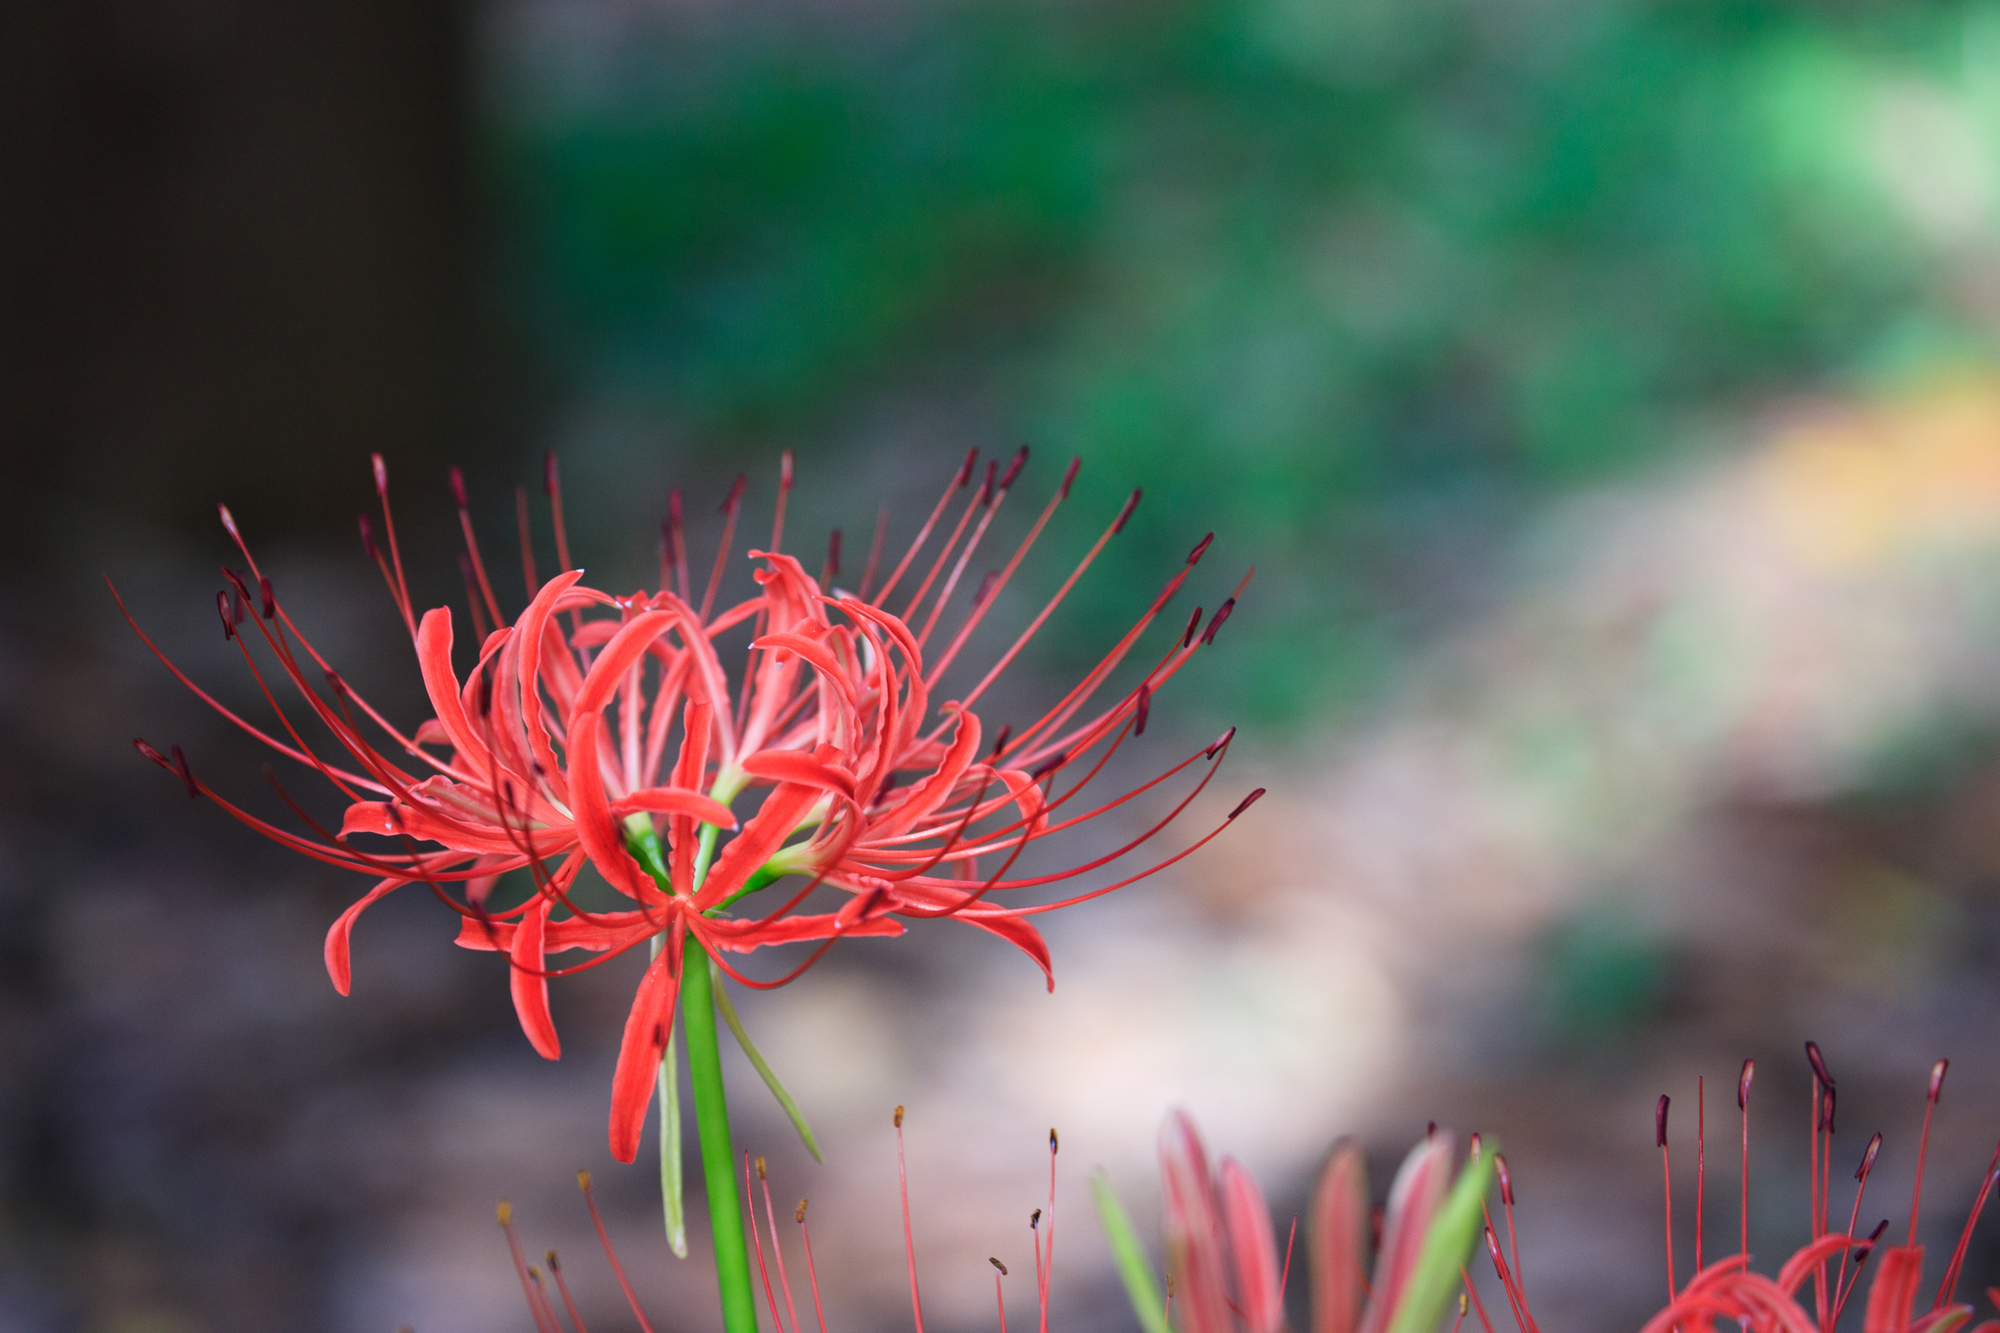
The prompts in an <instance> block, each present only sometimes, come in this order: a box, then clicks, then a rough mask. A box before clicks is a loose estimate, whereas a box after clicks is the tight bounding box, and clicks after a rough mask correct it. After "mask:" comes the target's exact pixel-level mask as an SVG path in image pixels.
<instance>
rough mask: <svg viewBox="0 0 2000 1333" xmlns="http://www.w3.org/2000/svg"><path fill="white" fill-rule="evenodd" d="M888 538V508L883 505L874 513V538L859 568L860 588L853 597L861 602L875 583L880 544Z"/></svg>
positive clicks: (879, 558)
mask: <svg viewBox="0 0 2000 1333" xmlns="http://www.w3.org/2000/svg"><path fill="white" fill-rule="evenodd" d="M888 536H889V506H888V505H886V504H885V505H883V506H882V507H880V508H879V509H877V510H876V511H875V536H874V537H873V538H872V539H871V540H870V541H869V543H868V563H867V564H866V565H864V566H862V568H861V587H860V590H859V591H857V592H856V593H855V594H854V595H855V596H857V597H859V598H860V599H861V600H862V601H864V602H865V601H867V600H868V589H869V587H870V586H871V585H872V584H873V583H874V582H875V574H876V571H877V570H878V569H879V568H880V566H881V564H882V543H883V542H884V541H885V540H887V539H888Z"/></svg>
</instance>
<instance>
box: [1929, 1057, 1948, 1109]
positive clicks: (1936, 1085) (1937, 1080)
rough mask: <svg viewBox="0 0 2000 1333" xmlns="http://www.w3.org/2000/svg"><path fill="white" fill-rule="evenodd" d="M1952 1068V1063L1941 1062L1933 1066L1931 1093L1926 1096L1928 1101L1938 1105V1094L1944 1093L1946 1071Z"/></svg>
mask: <svg viewBox="0 0 2000 1333" xmlns="http://www.w3.org/2000/svg"><path fill="white" fill-rule="evenodd" d="M1949 1068H1951V1061H1949V1060H1940V1061H1938V1062H1937V1063H1936V1064H1934V1065H1932V1066H1931V1086H1930V1091H1929V1092H1927V1093H1925V1094H1924V1097H1925V1099H1926V1100H1928V1101H1930V1102H1932V1103H1936V1101H1937V1099H1938V1094H1940V1093H1942V1092H1943V1091H1944V1071H1945V1070H1947V1069H1949Z"/></svg>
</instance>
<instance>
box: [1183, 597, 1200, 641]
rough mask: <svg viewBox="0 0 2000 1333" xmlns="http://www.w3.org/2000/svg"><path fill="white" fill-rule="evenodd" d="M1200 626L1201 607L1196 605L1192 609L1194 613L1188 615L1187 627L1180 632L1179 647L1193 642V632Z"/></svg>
mask: <svg viewBox="0 0 2000 1333" xmlns="http://www.w3.org/2000/svg"><path fill="white" fill-rule="evenodd" d="M1200 628H1201V608H1200V607H1198V606H1197V607H1196V608H1195V609H1194V614H1193V615H1191V616H1189V617H1188V623H1187V629H1186V630H1184V631H1183V632H1182V633H1181V647H1183V648H1185V647H1187V646H1188V645H1189V644H1191V643H1193V642H1194V632H1195V631H1196V630H1198V629H1200Z"/></svg>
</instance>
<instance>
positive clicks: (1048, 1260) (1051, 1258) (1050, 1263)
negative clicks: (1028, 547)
mask: <svg viewBox="0 0 2000 1333" xmlns="http://www.w3.org/2000/svg"><path fill="white" fill-rule="evenodd" d="M1027 452H1028V451H1027V450H1025V449H1023V450H1022V451H1021V453H1022V455H1023V457H1025V456H1026V454H1027ZM1014 466H1015V468H1016V469H1018V468H1019V467H1020V463H1019V462H1018V461H1017V462H1016V463H1015V465H1014ZM1056 1146H1057V1141H1056V1132H1055V1130H1053V1129H1051V1130H1050V1131H1049V1230H1048V1235H1047V1236H1046V1237H1045V1239H1044V1243H1045V1244H1046V1245H1047V1246H1048V1252H1047V1254H1046V1256H1045V1257H1044V1258H1043V1259H1042V1261H1041V1263H1040V1264H1039V1265H1037V1267H1038V1269H1039V1286H1040V1288H1041V1290H1040V1291H1039V1292H1038V1293H1037V1297H1038V1301H1039V1304H1040V1305H1041V1313H1042V1322H1041V1333H1049V1281H1050V1279H1051V1278H1053V1277H1054V1276H1055V1271H1056Z"/></svg>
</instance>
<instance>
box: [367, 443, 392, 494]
mask: <svg viewBox="0 0 2000 1333" xmlns="http://www.w3.org/2000/svg"><path fill="white" fill-rule="evenodd" d="M368 465H369V466H370V467H371V468H373V469H374V471H375V494H377V495H379V496H382V497H383V498H385V499H386V498H388V495H389V466H388V464H386V463H384V462H383V461H382V455H380V454H370V455H368Z"/></svg>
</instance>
